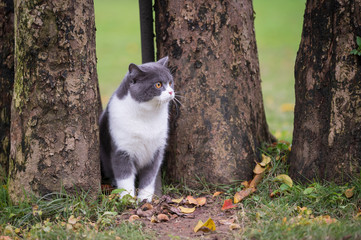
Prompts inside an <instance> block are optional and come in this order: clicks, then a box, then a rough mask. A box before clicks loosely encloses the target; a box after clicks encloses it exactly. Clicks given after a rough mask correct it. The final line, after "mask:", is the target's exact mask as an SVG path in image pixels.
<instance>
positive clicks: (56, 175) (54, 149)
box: [9, 0, 100, 201]
mask: <svg viewBox="0 0 361 240" xmlns="http://www.w3.org/2000/svg"><path fill="white" fill-rule="evenodd" d="M15 16H16V18H15V19H16V21H15V83H14V97H13V104H12V112H11V117H12V123H11V161H10V183H9V193H10V196H11V197H12V199H13V200H15V201H18V200H20V199H21V198H23V196H24V195H23V190H25V192H30V193H33V194H36V195H44V194H46V193H49V192H53V191H59V190H60V189H61V187H63V188H65V190H67V191H68V192H75V191H76V189H78V190H79V189H83V190H85V191H89V195H90V196H94V195H95V194H96V193H97V191H98V189H99V186H100V171H99V157H98V156H99V154H98V151H99V147H98V146H99V143H98V116H99V105H100V104H99V103H100V97H99V90H98V82H97V72H96V55H95V22H94V8H93V1H92V0H76V1H73V0H63V1H51V0H45V1H37V0H32V1H29V0H16V1H15Z"/></svg>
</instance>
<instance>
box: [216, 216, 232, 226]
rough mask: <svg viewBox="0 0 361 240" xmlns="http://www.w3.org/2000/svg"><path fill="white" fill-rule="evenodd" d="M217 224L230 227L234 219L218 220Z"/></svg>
mask: <svg viewBox="0 0 361 240" xmlns="http://www.w3.org/2000/svg"><path fill="white" fill-rule="evenodd" d="M219 223H220V224H222V225H231V224H232V223H234V219H233V218H231V219H221V220H219Z"/></svg>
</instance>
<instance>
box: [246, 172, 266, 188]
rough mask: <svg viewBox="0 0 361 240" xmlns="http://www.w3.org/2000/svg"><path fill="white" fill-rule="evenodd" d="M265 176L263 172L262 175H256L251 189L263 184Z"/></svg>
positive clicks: (250, 185)
mask: <svg viewBox="0 0 361 240" xmlns="http://www.w3.org/2000/svg"><path fill="white" fill-rule="evenodd" d="M263 176H264V172H262V173H261V174H256V175H255V176H254V178H253V179H252V181H251V183H250V184H249V187H250V188H256V187H257V185H258V184H259V183H260V182H261V180H262V179H263Z"/></svg>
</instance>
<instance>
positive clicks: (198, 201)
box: [196, 197, 207, 206]
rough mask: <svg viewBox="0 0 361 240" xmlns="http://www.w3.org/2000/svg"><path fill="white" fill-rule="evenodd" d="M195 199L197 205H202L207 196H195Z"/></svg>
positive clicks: (205, 201)
mask: <svg viewBox="0 0 361 240" xmlns="http://www.w3.org/2000/svg"><path fill="white" fill-rule="evenodd" d="M196 200H197V203H198V204H197V206H203V205H205V204H206V203H207V198H205V197H199V198H196Z"/></svg>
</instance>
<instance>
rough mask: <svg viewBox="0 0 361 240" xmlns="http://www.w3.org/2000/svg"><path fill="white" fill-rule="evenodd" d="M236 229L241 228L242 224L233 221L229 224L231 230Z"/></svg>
mask: <svg viewBox="0 0 361 240" xmlns="http://www.w3.org/2000/svg"><path fill="white" fill-rule="evenodd" d="M235 229H241V225H239V224H237V223H232V224H231V225H229V230H235Z"/></svg>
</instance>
